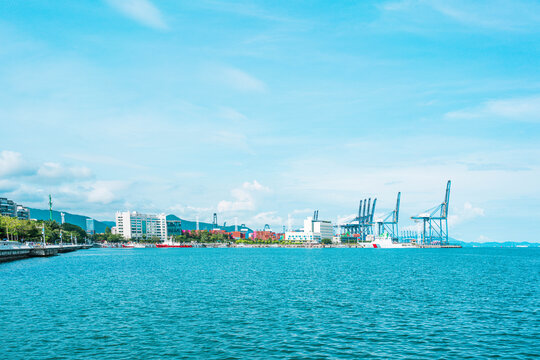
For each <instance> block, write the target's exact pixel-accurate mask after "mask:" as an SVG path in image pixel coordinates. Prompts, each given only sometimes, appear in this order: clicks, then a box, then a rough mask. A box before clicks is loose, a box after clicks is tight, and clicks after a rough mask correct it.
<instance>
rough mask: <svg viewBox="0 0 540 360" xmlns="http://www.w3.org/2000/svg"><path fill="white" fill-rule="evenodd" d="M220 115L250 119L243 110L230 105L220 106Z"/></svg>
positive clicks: (237, 118) (231, 118)
mask: <svg viewBox="0 0 540 360" xmlns="http://www.w3.org/2000/svg"><path fill="white" fill-rule="evenodd" d="M218 115H219V116H220V117H222V118H224V119H227V120H233V121H245V120H247V119H248V118H247V116H245V115H244V114H242V113H241V112H239V111H237V110H235V109H233V108H229V107H222V108H220V109H219V113H218Z"/></svg>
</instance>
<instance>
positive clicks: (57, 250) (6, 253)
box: [0, 244, 92, 263]
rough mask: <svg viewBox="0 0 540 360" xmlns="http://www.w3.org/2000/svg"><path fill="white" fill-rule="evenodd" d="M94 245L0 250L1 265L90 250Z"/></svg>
mask: <svg viewBox="0 0 540 360" xmlns="http://www.w3.org/2000/svg"><path fill="white" fill-rule="evenodd" d="M91 247H92V245H87V244H83V245H71V244H70V245H49V246H45V247H28V248H24V247H21V248H13V249H0V263H2V262H8V261H14V260H20V259H28V258H33V257H49V256H56V255H58V254H63V253H68V252H72V251H77V250H83V249H89V248H91Z"/></svg>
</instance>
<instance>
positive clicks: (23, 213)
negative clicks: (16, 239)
mask: <svg viewBox="0 0 540 360" xmlns="http://www.w3.org/2000/svg"><path fill="white" fill-rule="evenodd" d="M0 215H2V216H9V217H14V218H17V219H19V220H29V219H30V211H28V209H27V208H25V207H24V206H22V205H18V204H17V203H15V202H14V201H13V200H9V199H7V198H3V197H0Z"/></svg>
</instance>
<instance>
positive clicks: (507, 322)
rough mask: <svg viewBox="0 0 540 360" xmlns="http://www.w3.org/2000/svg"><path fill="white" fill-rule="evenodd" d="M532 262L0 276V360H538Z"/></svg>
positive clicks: (537, 289)
mask: <svg viewBox="0 0 540 360" xmlns="http://www.w3.org/2000/svg"><path fill="white" fill-rule="evenodd" d="M539 305H540V249H532V248H529V249H524V248H474V249H473V248H464V249H407V250H404V249H278V248H268V249H249V248H244V249H227V248H222V249H195V248H193V249H90V250H82V251H78V252H75V253H69V254H63V255H60V256H57V257H52V258H33V259H28V260H21V261H16V262H11V263H4V264H0V358H2V359H53V358H54V359H118V358H140V359H176V358H199V359H225V358H228V359H238V358H244V359H256V358H260V359H268V358H279V359H284V358H294V359H313V358H321V359H322V358H330V359H358V358H380V359H389V358H426V359H427V358H445V359H449V358H460V359H462V358H476V359H486V358H493V357H499V358H512V359H516V358H517V359H530V358H537V357H539V356H540V345H539V343H540V318H539Z"/></svg>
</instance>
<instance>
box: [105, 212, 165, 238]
mask: <svg viewBox="0 0 540 360" xmlns="http://www.w3.org/2000/svg"><path fill="white" fill-rule="evenodd" d="M116 232H117V233H118V234H119V235H122V236H123V237H124V239H134V240H143V239H151V238H152V237H154V236H157V237H158V238H160V240H161V241H165V240H166V239H167V218H166V216H165V214H159V215H150V214H141V213H138V212H136V211H133V212H129V211H125V212H117V213H116Z"/></svg>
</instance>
